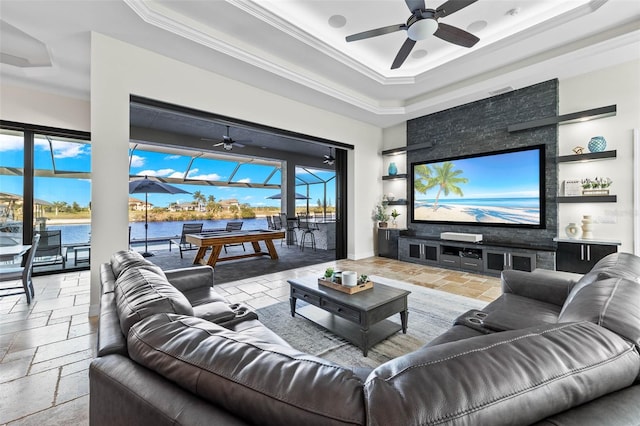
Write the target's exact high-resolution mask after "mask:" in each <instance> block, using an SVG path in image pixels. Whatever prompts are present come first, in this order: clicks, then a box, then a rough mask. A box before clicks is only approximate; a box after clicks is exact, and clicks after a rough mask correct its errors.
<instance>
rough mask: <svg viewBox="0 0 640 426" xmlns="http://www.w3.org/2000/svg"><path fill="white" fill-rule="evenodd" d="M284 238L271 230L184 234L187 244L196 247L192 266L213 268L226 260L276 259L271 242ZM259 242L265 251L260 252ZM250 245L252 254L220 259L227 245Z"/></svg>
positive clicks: (281, 234)
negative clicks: (256, 257)
mask: <svg viewBox="0 0 640 426" xmlns="http://www.w3.org/2000/svg"><path fill="white" fill-rule="evenodd" d="M284 237H285V233H284V231H273V230H266V229H265V230H260V229H258V230H246V231H243V230H240V231H224V230H221V231H213V232H201V233H199V234H186V235H185V239H186V240H187V242H189V243H191V244H193V245H195V246H197V247H198V253H197V254H196V257H195V259H194V260H193V264H194V265H197V264H202V265H210V266H215V264H216V263H217V262H223V261H226V260H236V259H243V258H245V257H255V256H270V257H271V259H277V258H278V252H276V247H275V246H274V244H273V240H280V239H283V238H284ZM260 241H264V244H265V246H266V247H267V251H266V252H265V251H262V249H261V248H260ZM242 243H251V246H252V247H253V253H243V254H234V255H231V256H224V257H220V254H221V253H222V249H223V248H224V246H225V245H227V244H242ZM209 248H211V254H210V255H209V258H208V259H207V260H205V255H206V253H207V250H208V249H209Z"/></svg>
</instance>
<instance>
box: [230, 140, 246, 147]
mask: <svg viewBox="0 0 640 426" xmlns="http://www.w3.org/2000/svg"><path fill="white" fill-rule="evenodd" d="M233 146H237V147H238V148H244V146H245V145H244V144H242V143H240V142H238V141H233Z"/></svg>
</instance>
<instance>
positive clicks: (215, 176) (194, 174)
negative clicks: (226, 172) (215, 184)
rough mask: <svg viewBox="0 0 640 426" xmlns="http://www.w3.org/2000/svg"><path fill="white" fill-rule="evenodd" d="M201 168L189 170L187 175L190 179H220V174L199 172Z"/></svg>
mask: <svg viewBox="0 0 640 426" xmlns="http://www.w3.org/2000/svg"><path fill="white" fill-rule="evenodd" d="M199 171H200V170H199V169H192V170H190V171H189V174H188V175H187V177H188V178H189V179H199V180H211V181H219V180H220V175H219V174H217V173H208V174H200V175H199V174H198V172H199Z"/></svg>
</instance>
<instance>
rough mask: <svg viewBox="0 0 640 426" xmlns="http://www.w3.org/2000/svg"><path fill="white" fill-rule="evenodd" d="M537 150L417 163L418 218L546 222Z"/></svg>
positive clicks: (488, 221)
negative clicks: (542, 206)
mask: <svg viewBox="0 0 640 426" xmlns="http://www.w3.org/2000/svg"><path fill="white" fill-rule="evenodd" d="M540 179H541V177H540V153H539V151H538V150H537V149H535V150H526V151H517V152H508V153H500V154H491V155H485V156H480V157H472V158H462V159H454V160H448V161H442V162H432V163H423V164H414V166H413V191H414V193H413V200H414V203H413V208H414V210H413V219H414V220H416V221H438V222H460V223H480V224H514V225H539V224H540Z"/></svg>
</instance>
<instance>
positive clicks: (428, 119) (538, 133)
mask: <svg viewBox="0 0 640 426" xmlns="http://www.w3.org/2000/svg"><path fill="white" fill-rule="evenodd" d="M557 114H558V80H550V81H546V82H543V83H539V84H536V85H533V86H529V87H526V88H523V89H519V90H515V91H512V92H509V93H504V94H501V95H497V96H494V97H491V98H487V99H483V100H480V101H477V102H473V103H470V104H466V105H461V106H458V107H455V108H451V109H448V110H445V111H441V112H437V113H435V114H431V115H427V116H424V117H419V118H415V119H413V120H409V121H408V122H407V144H408V145H409V146H411V145H415V144H420V143H424V142H432V144H433V146H432V147H431V148H425V149H420V150H416V151H408V152H407V171H408V173H410V171H411V167H410V166H411V163H414V162H418V161H425V160H439V159H445V158H449V157H456V156H461V155H469V154H480V153H486V152H491V151H498V150H502V149H510V148H519V147H526V146H533V145H541V144H544V145H546V166H545V167H546V191H545V199H546V228H545V229H527V228H510V227H498V226H474V225H440V224H425V223H408V227H409V228H410V229H411V230H412V231H415V233H416V234H418V235H428V236H439V235H440V233H441V232H446V231H452V232H470V233H479V234H483V235H484V239H485V240H486V241H494V242H518V243H525V244H532V245H540V246H551V245H553V241H552V240H553V238H554V237H555V236H556V233H557V217H558V214H557V210H558V208H557V204H556V202H555V198H556V194H557V193H558V188H557V186H558V177H557V167H556V157H557V155H558V130H557V126H555V125H553V126H546V127H540V128H536V129H530V130H523V131H520V132H514V133H509V132H507V126H508V125H510V124H516V123H521V122H526V121H531V120H536V119H541V118H547V117H553V116H556V115H557ZM410 186H411V179H410V178H409V179H408V180H407V190H408V191H407V199H409V200H410V199H411V198H412V197H413V191H412V189H411V188H410ZM409 217H410V212H409Z"/></svg>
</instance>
